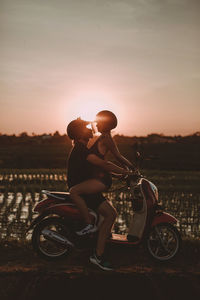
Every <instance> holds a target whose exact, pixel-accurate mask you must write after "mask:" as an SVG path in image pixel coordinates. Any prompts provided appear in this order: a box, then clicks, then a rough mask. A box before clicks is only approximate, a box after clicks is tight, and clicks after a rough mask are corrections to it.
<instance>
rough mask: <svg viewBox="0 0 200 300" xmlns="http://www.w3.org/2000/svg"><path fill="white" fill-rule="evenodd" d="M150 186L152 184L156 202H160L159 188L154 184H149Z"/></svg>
mask: <svg viewBox="0 0 200 300" xmlns="http://www.w3.org/2000/svg"><path fill="white" fill-rule="evenodd" d="M149 184H150V187H151V189H152V191H153V193H154V195H155V198H156V200H157V201H158V189H157V187H156V186H155V184H153V183H152V182H149Z"/></svg>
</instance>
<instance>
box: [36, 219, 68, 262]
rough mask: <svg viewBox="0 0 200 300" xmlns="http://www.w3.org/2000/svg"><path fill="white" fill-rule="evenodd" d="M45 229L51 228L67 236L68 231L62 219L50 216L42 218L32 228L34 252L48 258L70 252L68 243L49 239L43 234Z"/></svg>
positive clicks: (54, 257)
mask: <svg viewBox="0 0 200 300" xmlns="http://www.w3.org/2000/svg"><path fill="white" fill-rule="evenodd" d="M45 230H51V231H53V232H55V233H57V234H59V235H62V236H65V237H67V236H69V234H70V231H69V229H68V228H67V226H66V225H65V224H64V223H63V221H62V220H60V219H59V218H56V217H51V218H48V219H44V220H42V221H41V222H40V223H39V224H37V225H36V227H35V228H34V230H33V234H32V245H33V249H34V250H35V251H36V253H37V254H38V255H39V256H41V257H43V258H45V259H49V260H56V259H58V258H61V257H63V256H66V255H68V254H69V252H70V247H69V245H65V244H62V243H59V242H57V241H54V240H52V239H49V238H48V237H47V236H46V235H45V234H44V232H45Z"/></svg>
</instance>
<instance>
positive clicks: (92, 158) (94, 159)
mask: <svg viewBox="0 0 200 300" xmlns="http://www.w3.org/2000/svg"><path fill="white" fill-rule="evenodd" d="M87 160H88V161H89V162H90V163H91V164H93V165H96V166H98V167H100V168H102V169H104V170H105V171H107V172H109V173H116V174H122V175H131V174H133V173H132V172H131V171H129V170H126V169H123V168H121V167H119V166H117V165H115V164H113V163H112V162H110V161H105V160H103V159H101V158H99V157H98V156H96V155H95V154H89V155H88V157H87Z"/></svg>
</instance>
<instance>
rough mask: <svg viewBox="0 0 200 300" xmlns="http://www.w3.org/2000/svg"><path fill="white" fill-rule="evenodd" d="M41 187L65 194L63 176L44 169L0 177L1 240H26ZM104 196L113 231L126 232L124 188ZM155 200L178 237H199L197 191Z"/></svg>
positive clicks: (166, 194) (162, 194) (164, 193)
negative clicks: (174, 222) (111, 209)
mask: <svg viewBox="0 0 200 300" xmlns="http://www.w3.org/2000/svg"><path fill="white" fill-rule="evenodd" d="M168 179H169V177H168ZM165 180H166V177H165ZM168 186H169V185H168ZM195 186H196V185H195ZM44 188H45V189H49V190H57V191H58V190H60V191H65V190H66V175H65V173H64V172H60V173H59V172H57V173H56V172H54V171H53V170H51V172H50V171H49V170H48V171H46V172H42V173H41V172H38V173H31V172H30V171H29V172H24V173H19V172H18V173H14V172H13V173H9V174H7V173H5V174H0V190H1V192H0V234H1V237H2V238H6V239H26V238H30V235H28V236H27V235H26V228H27V227H28V226H29V224H30V223H31V221H32V220H33V219H34V218H35V217H36V214H35V213H34V212H33V208H34V206H35V204H36V203H37V202H38V201H39V200H41V199H42V198H43V195H42V193H41V190H42V189H44ZM191 190H194V188H191ZM105 196H106V197H107V198H108V199H110V200H111V201H112V203H113V205H114V206H115V207H116V208H117V212H118V218H117V221H116V223H115V226H114V231H115V232H116V233H126V230H127V226H128V224H129V222H130V217H131V215H132V214H133V210H132V205H131V202H130V201H129V200H130V199H129V198H130V195H129V193H127V192H126V189H122V190H120V191H119V190H118V191H113V192H109V193H108V194H105ZM159 199H160V203H161V204H162V205H163V206H164V208H165V211H166V212H168V213H170V214H172V215H173V216H175V217H176V218H177V219H178V220H179V224H178V226H179V229H180V231H181V233H182V235H184V236H188V237H193V238H200V192H199V191H198V190H195V191H194V192H191V191H190V187H189V190H187V191H184V192H182V191H180V190H179V191H177V192H174V191H170V190H169V191H161V192H160V194H159Z"/></svg>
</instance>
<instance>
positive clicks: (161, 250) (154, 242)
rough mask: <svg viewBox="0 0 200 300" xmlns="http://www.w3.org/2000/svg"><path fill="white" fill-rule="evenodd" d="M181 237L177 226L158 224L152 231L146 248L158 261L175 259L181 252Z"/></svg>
mask: <svg viewBox="0 0 200 300" xmlns="http://www.w3.org/2000/svg"><path fill="white" fill-rule="evenodd" d="M180 246H181V236H180V233H179V231H178V230H177V228H176V227H175V226H173V225H172V224H168V223H161V224H157V225H156V226H154V227H153V228H152V230H151V231H150V233H149V235H148V237H147V240H146V248H147V250H148V252H149V254H150V255H151V257H152V258H154V259H155V260H157V261H168V260H171V259H172V258H174V257H175V256H176V255H177V253H178V252H179V250H180Z"/></svg>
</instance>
